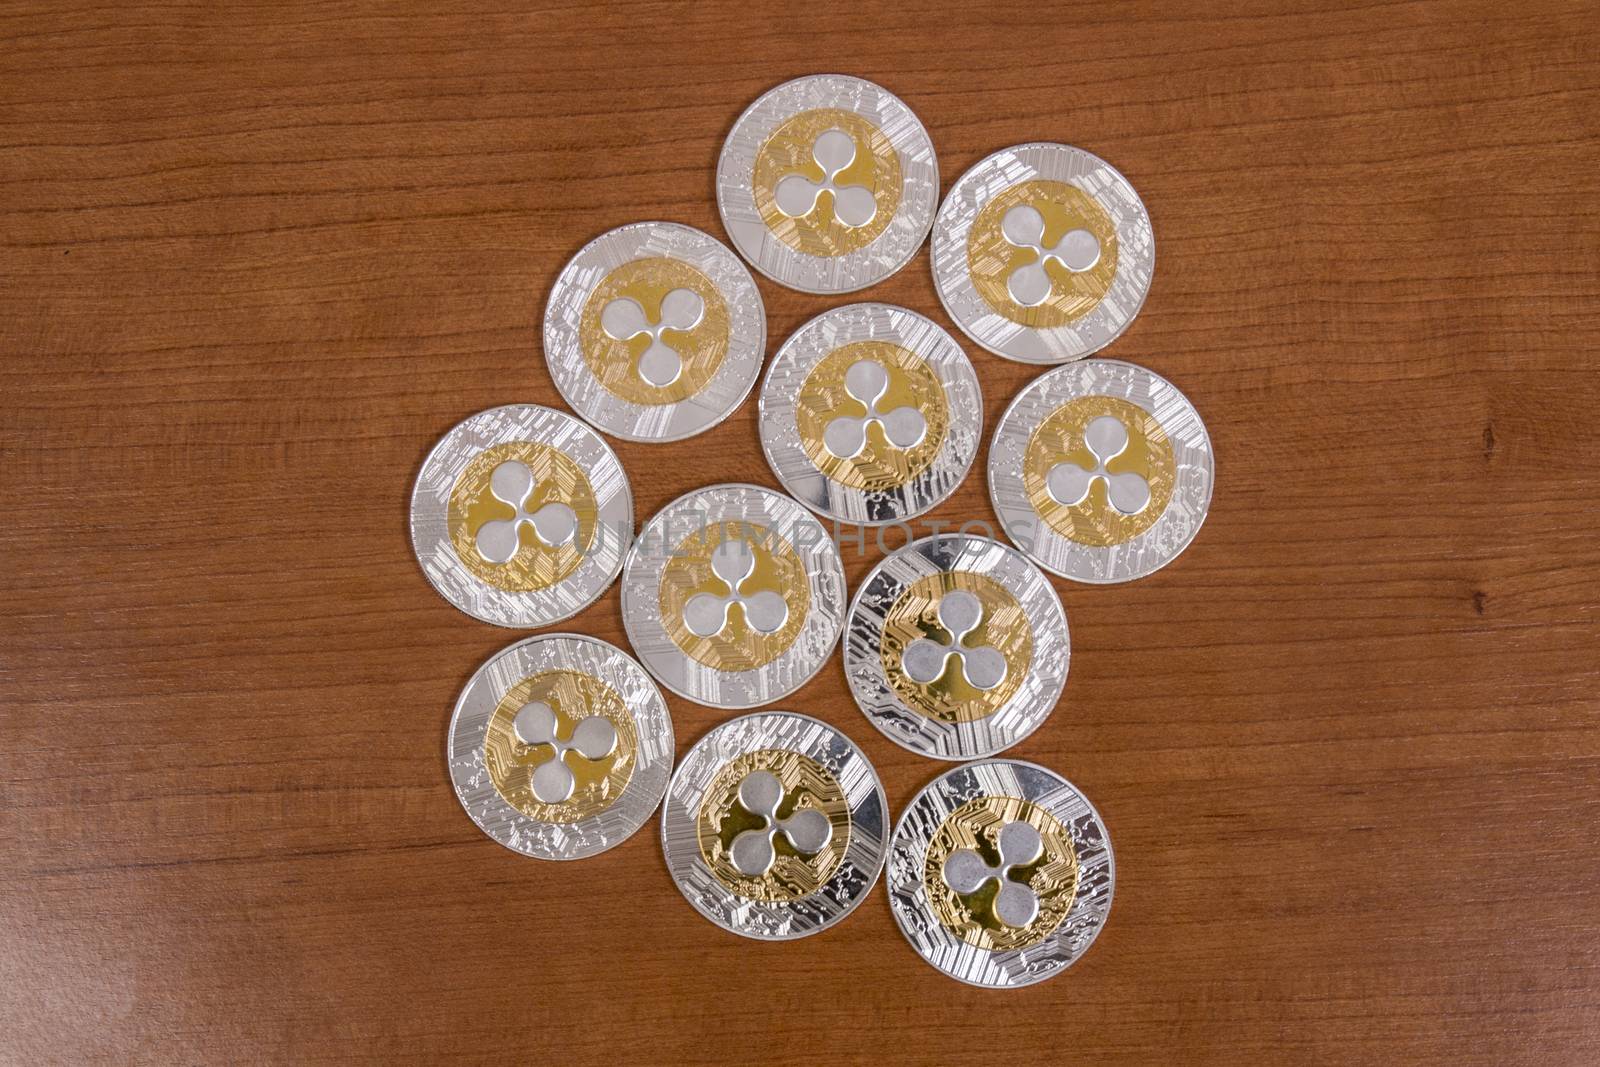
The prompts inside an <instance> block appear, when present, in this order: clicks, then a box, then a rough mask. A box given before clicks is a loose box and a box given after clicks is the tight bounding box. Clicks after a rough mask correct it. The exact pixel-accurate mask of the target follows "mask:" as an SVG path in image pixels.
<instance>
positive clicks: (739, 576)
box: [683, 540, 789, 637]
mask: <svg viewBox="0 0 1600 1067" xmlns="http://www.w3.org/2000/svg"><path fill="white" fill-rule="evenodd" d="M755 569H756V552H755V549H754V548H753V547H751V546H750V545H749V544H747V543H746V542H744V541H738V540H728V541H724V542H722V543H721V544H719V545H718V546H717V547H716V548H715V549H713V550H712V552H711V573H713V574H715V575H716V576H717V578H718V579H719V580H720V581H721V582H722V583H723V584H724V585H725V586H727V588H728V592H727V594H726V595H724V596H718V595H716V594H714V593H696V594H695V595H694V596H692V597H690V598H689V602H688V603H687V604H685V605H684V606H683V621H684V625H686V626H688V627H689V632H690V633H692V634H694V635H695V636H696V637H711V636H713V635H714V634H719V633H721V632H722V631H723V630H724V629H725V628H726V627H727V625H728V617H729V613H730V610H731V609H732V607H733V605H735V604H738V605H739V607H740V609H741V610H743V612H744V621H745V622H746V623H748V624H749V626H750V628H751V629H752V630H755V631H756V632H757V633H762V634H771V633H776V632H777V631H779V630H781V629H782V628H783V624H784V623H785V622H787V621H788V619H789V605H788V604H787V603H785V602H784V599H783V596H782V595H781V594H779V593H774V592H770V591H767V592H760V593H755V594H752V595H749V596H747V595H745V594H744V593H743V592H741V586H743V585H744V583H745V582H746V581H748V580H749V578H750V575H752V574H754V573H755Z"/></svg>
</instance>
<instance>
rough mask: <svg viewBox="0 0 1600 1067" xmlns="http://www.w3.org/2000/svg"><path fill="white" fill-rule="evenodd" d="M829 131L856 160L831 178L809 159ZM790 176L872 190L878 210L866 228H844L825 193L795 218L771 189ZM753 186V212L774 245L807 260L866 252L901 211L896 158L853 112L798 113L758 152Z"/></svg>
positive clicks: (876, 131) (879, 133)
mask: <svg viewBox="0 0 1600 1067" xmlns="http://www.w3.org/2000/svg"><path fill="white" fill-rule="evenodd" d="M829 130H839V131H840V132H842V133H844V134H845V135H847V136H848V137H849V138H850V140H851V141H852V142H853V143H854V145H855V158H854V159H852V160H851V161H850V165H849V166H847V167H845V168H844V169H843V170H841V171H839V172H838V173H837V174H833V175H831V176H830V175H828V174H825V173H824V172H823V169H822V166H821V165H820V164H818V163H817V160H816V157H815V156H814V155H813V149H814V147H815V145H816V143H817V138H818V137H820V136H822V135H823V134H824V133H827V132H828V131H829ZM791 174H798V175H800V176H801V177H803V178H806V179H807V180H809V181H810V182H811V183H812V184H813V185H815V186H820V185H822V184H823V183H824V182H825V181H827V180H829V179H830V177H831V180H832V183H833V185H835V186H837V187H840V188H843V187H847V186H862V187H865V188H867V189H870V190H871V191H872V199H873V203H874V205H875V206H876V208H877V210H876V211H875V212H874V214H873V216H872V218H871V219H869V220H868V221H867V222H866V223H865V224H863V225H861V226H848V225H846V224H845V223H843V222H841V221H840V220H839V217H838V215H837V214H836V213H835V211H834V194H833V191H832V190H831V189H823V190H822V192H821V193H820V194H819V195H818V196H817V200H816V203H815V204H814V205H813V206H812V208H811V210H810V211H809V212H807V213H806V214H804V215H801V216H799V217H798V218H796V217H793V216H790V215H786V214H784V212H783V210H782V209H781V208H779V207H778V201H777V194H776V192H775V190H776V188H777V185H778V183H779V182H780V181H782V180H783V179H784V178H787V177H788V176H789V175H791ZM751 183H752V191H753V192H754V194H755V202H756V211H757V212H758V213H759V214H760V215H761V221H762V222H765V223H766V224H767V228H768V229H769V230H771V231H772V233H773V235H774V236H776V237H777V238H778V240H780V241H782V242H783V243H784V244H786V245H788V246H789V247H790V248H793V249H795V250H796V251H799V252H804V253H805V254H806V255H809V256H828V257H831V256H842V255H844V254H845V253H847V252H854V251H855V250H856V249H858V248H865V247H866V246H867V245H869V244H871V243H872V242H873V241H876V240H877V239H878V237H879V236H880V235H881V234H882V233H883V231H884V230H886V229H888V227H889V222H890V220H892V219H893V218H894V213H895V212H896V211H897V210H899V208H900V195H901V194H900V156H899V154H898V153H896V152H895V150H894V146H893V145H891V144H890V143H889V138H887V137H885V136H884V135H883V132H882V131H881V130H879V129H878V127H877V126H875V125H873V124H872V123H871V122H869V121H868V120H867V119H865V118H863V117H861V116H860V115H857V114H856V113H855V112H853V111H844V110H842V109H839V108H819V109H817V110H815V111H802V112H800V113H799V114H798V115H795V116H793V117H792V118H790V119H787V120H786V121H784V122H783V123H781V124H780V125H779V126H778V128H777V129H775V130H773V131H772V133H771V134H769V135H768V137H767V139H766V142H765V143H763V144H762V146H761V149H760V151H758V152H757V153H756V162H755V171H754V173H753V174H752V176H751Z"/></svg>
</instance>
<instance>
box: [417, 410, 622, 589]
mask: <svg viewBox="0 0 1600 1067" xmlns="http://www.w3.org/2000/svg"><path fill="white" fill-rule="evenodd" d="M446 522H447V524H448V527H449V531H450V543H451V545H452V546H453V547H454V548H455V552H456V556H457V557H458V558H459V559H460V560H461V563H462V565H463V566H465V567H466V568H467V570H469V571H471V572H472V574H473V575H474V576H476V577H477V578H479V579H481V580H482V581H484V582H486V583H488V584H489V585H492V586H494V587H495V588H496V589H503V590H506V591H508V592H519V593H528V592H535V591H537V590H540V589H546V588H548V587H550V586H552V585H554V584H556V583H557V582H559V581H561V580H562V579H563V578H566V577H567V576H568V575H569V574H571V573H572V572H573V571H575V570H577V568H578V564H580V563H582V562H583V559H584V557H585V556H586V555H587V554H588V552H589V548H590V546H591V545H592V544H593V542H594V538H595V534H596V531H597V526H598V506H597V504H596V502H595V495H594V488H593V486H591V485H590V484H589V479H588V477H587V476H585V474H584V472H583V469H582V468H581V467H579V466H578V465H577V464H576V463H575V462H573V461H572V460H571V459H570V458H569V457H568V456H567V455H566V454H565V453H563V452H561V451H560V450H558V449H555V448H552V447H550V446H549V445H545V444H539V443H536V442H532V441H508V442H505V443H504V444H499V445H495V446H494V447H492V448H487V449H484V451H483V452H481V453H479V454H478V455H477V456H475V457H473V459H472V461H471V462H470V463H468V464H467V466H466V469H464V470H463V471H462V472H461V475H460V477H458V478H457V479H456V484H455V486H454V487H453V488H452V489H451V492H450V504H449V509H448V513H447V516H446Z"/></svg>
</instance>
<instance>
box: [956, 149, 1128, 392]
mask: <svg viewBox="0 0 1600 1067" xmlns="http://www.w3.org/2000/svg"><path fill="white" fill-rule="evenodd" d="M1018 153H1032V154H1049V155H1054V154H1057V153H1070V154H1072V155H1073V156H1076V157H1079V159H1075V160H1074V162H1079V161H1081V162H1082V164H1083V166H1084V169H1085V170H1086V171H1087V172H1088V173H1094V170H1095V168H1096V167H1102V168H1104V169H1105V172H1106V174H1105V178H1106V179H1107V184H1108V185H1109V186H1111V187H1118V186H1120V187H1121V189H1122V190H1124V191H1125V192H1126V194H1127V197H1128V198H1129V201H1130V202H1129V203H1127V204H1126V205H1124V206H1125V207H1126V208H1128V209H1131V210H1132V211H1133V217H1132V218H1131V219H1126V218H1116V219H1113V225H1115V227H1116V231H1117V243H1118V253H1117V254H1118V260H1117V272H1116V275H1115V276H1114V277H1113V278H1112V282H1111V288H1110V289H1109V290H1108V291H1107V292H1106V295H1105V296H1104V297H1103V298H1102V299H1101V300H1100V302H1099V303H1098V304H1096V305H1095V307H1094V308H1093V309H1092V310H1090V311H1089V312H1088V313H1087V314H1086V315H1085V316H1083V317H1082V318H1080V319H1078V320H1075V321H1074V322H1070V323H1067V324H1065V325H1062V326H1054V327H1049V328H1038V327H1032V326H1024V325H1022V324H1021V323H1016V322H1012V321H1011V320H1009V319H1006V318H1004V316H1001V315H1000V314H998V313H997V312H996V311H995V310H994V309H993V308H991V307H990V306H989V304H988V303H987V302H986V301H985V300H984V299H983V297H982V295H980V294H979V293H978V291H977V287H976V286H974V285H973V284H972V275H971V273H970V272H969V270H968V269H967V239H968V234H970V233H971V230H972V225H973V223H975V222H976V221H977V217H978V214H979V213H980V212H982V210H983V208H984V206H985V205H987V204H988V202H989V201H990V200H991V199H993V197H992V196H984V197H983V199H982V201H981V202H979V201H978V199H977V195H976V194H969V186H970V185H971V184H973V183H976V182H977V181H978V180H979V179H980V178H982V177H983V176H984V174H985V173H987V171H988V170H991V169H994V168H995V166H996V165H997V164H996V162H995V161H996V160H999V159H1001V158H1002V157H1005V156H1007V155H1013V156H1015V154H1018ZM1014 163H1015V165H1016V166H1017V167H1018V168H1019V169H1023V170H1026V171H1027V173H1025V174H1020V175H1019V176H1018V177H1016V178H1015V180H1013V181H1009V182H1007V183H1006V186H1005V188H1010V187H1011V186H1013V185H1016V184H1018V183H1020V182H1024V181H1031V180H1033V179H1035V178H1040V177H1046V178H1049V179H1050V180H1053V181H1066V182H1067V183H1068V184H1070V185H1073V186H1075V187H1077V188H1079V189H1081V190H1082V191H1083V192H1085V193H1087V194H1088V195H1089V196H1091V197H1093V198H1094V200H1095V202H1096V203H1100V204H1102V206H1104V198H1103V197H1102V196H1101V194H1100V192H1099V191H1098V190H1096V189H1093V188H1088V189H1085V188H1083V184H1081V183H1082V182H1083V178H1084V176H1083V175H1078V176H1076V177H1074V178H1067V179H1062V178H1057V177H1055V176H1053V175H1043V174H1041V173H1040V170H1039V164H1038V163H1037V162H1029V161H1028V160H1026V159H1023V158H1015V159H1014ZM1141 229H1142V230H1143V232H1144V233H1145V234H1148V238H1147V239H1144V240H1139V239H1138V238H1139V237H1140V236H1142V235H1141V234H1140V232H1139V231H1140V230H1141ZM1155 257H1156V239H1155V229H1154V227H1153V226H1152V224H1151V221H1150V212H1149V209H1147V208H1146V207H1145V205H1144V201H1143V200H1142V199H1140V197H1139V193H1138V190H1136V189H1135V188H1134V187H1133V183H1132V182H1130V181H1128V179H1127V177H1125V176H1124V175H1123V173H1122V172H1121V171H1119V170H1117V168H1116V167H1113V166H1112V165H1111V164H1110V163H1107V162H1106V161H1105V160H1103V159H1101V158H1100V157H1099V156H1097V155H1095V154H1094V153H1093V152H1090V151H1087V150H1086V149H1082V148H1078V147H1076V146H1074V145H1068V144H1061V143H1059V142H1056V141H1027V142H1024V143H1022V144H1017V145H1011V146H1010V147H1008V148H1002V149H999V150H998V151H995V152H991V153H989V154H988V155H987V156H984V157H983V158H982V159H980V160H978V162H976V163H974V164H973V165H972V166H971V167H969V168H967V171H966V173H964V174H962V175H961V177H959V178H957V179H956V182H955V184H954V185H952V186H951V187H950V192H949V193H947V194H946V195H945V198H944V201H943V202H942V203H941V204H940V205H939V212H938V215H937V216H936V218H935V220H934V227H933V237H932V239H931V240H930V241H929V256H928V260H929V263H930V264H931V266H932V268H933V287H934V291H935V292H936V293H937V294H938V297H939V303H940V304H941V305H943V307H944V310H945V314H947V315H949V316H950V320H951V321H952V322H954V323H955V324H956V325H957V326H958V327H960V329H961V332H962V333H964V334H966V335H967V336H968V337H970V338H971V339H972V340H973V341H974V342H975V343H976V344H978V345H979V346H981V347H982V348H984V349H985V350H987V351H989V352H991V353H993V354H994V355H997V356H999V357H1001V358H1002V359H1009V360H1013V361H1015V362H1018V363H1027V364H1033V365H1050V364H1058V363H1070V362H1072V361H1073V360H1076V359H1082V358H1084V357H1085V356H1090V355H1093V354H1094V353H1096V352H1098V351H1100V350H1101V349H1102V348H1105V347H1106V346H1107V345H1109V344H1111V343H1112V342H1113V341H1115V340H1116V339H1117V338H1118V337H1121V336H1122V334H1123V332H1124V331H1126V330H1127V328H1128V327H1129V326H1130V325H1132V323H1133V320H1134V319H1136V318H1138V316H1139V312H1140V311H1141V310H1142V309H1143V307H1144V302H1145V298H1146V297H1148V296H1149V295H1150V286H1151V284H1152V282H1153V281H1154V278H1155ZM1141 279H1142V282H1141ZM1119 300H1120V301H1123V302H1125V303H1127V304H1128V305H1129V306H1130V308H1131V310H1130V311H1129V312H1128V313H1127V314H1126V315H1125V316H1124V317H1123V319H1122V321H1121V323H1120V324H1117V325H1115V326H1112V327H1110V328H1109V329H1108V328H1107V327H1105V326H1103V325H1100V323H1102V322H1104V320H1105V319H1106V317H1107V316H1108V315H1109V314H1110V312H1109V310H1108V305H1109V303H1110V302H1113V301H1119ZM958 308H965V309H966V311H967V314H962V313H961V312H960V311H958ZM990 320H992V322H991V321H990ZM986 323H988V325H986ZM1091 325H1092V326H1093V331H1092V333H1091V335H1090V339H1089V340H1088V341H1083V340H1080V339H1079V335H1080V334H1082V333H1083V332H1084V330H1085V329H1086V328H1088V327H1089V326H1091ZM1018 348H1026V349H1028V350H1027V351H1018V350H1017V349H1018ZM1040 348H1042V351H1040ZM1063 353H1064V354H1063Z"/></svg>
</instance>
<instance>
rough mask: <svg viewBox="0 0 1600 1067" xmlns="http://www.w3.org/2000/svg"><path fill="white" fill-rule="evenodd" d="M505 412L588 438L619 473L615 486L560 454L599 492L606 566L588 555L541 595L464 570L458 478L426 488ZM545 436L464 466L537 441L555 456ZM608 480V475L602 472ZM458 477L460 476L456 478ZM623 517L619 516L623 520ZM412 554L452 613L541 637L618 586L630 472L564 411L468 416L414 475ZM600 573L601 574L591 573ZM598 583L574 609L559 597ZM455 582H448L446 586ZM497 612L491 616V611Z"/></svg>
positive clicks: (629, 526)
mask: <svg viewBox="0 0 1600 1067" xmlns="http://www.w3.org/2000/svg"><path fill="white" fill-rule="evenodd" d="M506 411H526V412H529V413H530V414H529V418H530V419H531V420H538V421H539V422H541V423H544V422H548V420H549V419H550V417H552V416H553V417H555V419H557V420H564V421H566V422H567V423H570V424H571V425H572V426H573V427H574V428H576V429H577V430H578V431H579V432H580V434H583V435H587V438H586V439H585V443H586V444H592V445H593V446H597V447H598V449H599V455H598V457H597V460H598V465H600V466H603V465H604V464H605V463H606V462H607V461H608V460H609V462H610V463H611V464H612V465H613V466H614V467H615V474H616V478H615V479H614V480H613V479H611V478H608V477H604V476H597V472H596V470H595V464H588V463H585V462H583V461H581V460H580V459H579V457H577V456H574V455H573V454H572V453H571V452H569V451H567V450H566V449H560V450H559V451H561V453H562V454H563V455H565V456H566V457H567V458H568V459H570V460H572V461H573V463H575V464H576V465H577V466H578V467H579V468H580V469H581V470H582V471H583V473H584V477H586V478H587V479H588V480H589V484H590V486H591V487H593V488H594V489H595V490H596V500H595V511H596V516H597V519H596V522H597V526H598V527H599V528H598V529H597V530H596V535H597V536H598V537H600V538H601V539H602V540H603V544H602V546H601V547H602V548H604V549H606V551H605V557H606V558H601V553H599V552H589V553H585V554H584V556H583V559H582V562H580V563H579V564H578V567H577V569H576V570H574V571H573V572H572V573H571V574H569V575H567V576H566V577H565V578H563V579H561V580H560V581H558V582H555V583H552V584H551V585H549V586H546V587H545V588H543V589H533V590H528V591H516V590H508V589H500V588H497V587H495V586H493V585H490V584H489V583H488V582H485V581H484V580H483V579H481V578H479V577H478V576H477V575H476V574H473V573H472V572H471V571H470V570H468V569H467V567H466V565H465V564H464V563H462V562H461V559H460V557H459V556H457V555H456V550H455V546H454V545H453V544H452V543H451V540H450V521H449V512H450V494H451V493H453V492H454V491H455V481H456V478H451V479H450V482H449V484H448V485H445V486H443V487H442V489H441V490H440V491H437V492H435V491H433V490H431V489H430V488H429V487H428V485H427V484H426V483H427V478H428V475H429V474H430V473H431V472H434V471H435V470H436V469H437V468H438V467H439V466H441V465H443V464H444V463H445V462H446V459H445V457H446V454H447V453H448V452H449V451H450V450H452V449H455V448H461V447H471V446H463V445H461V444H460V438H461V437H462V436H464V435H465V434H467V433H469V432H470V431H471V430H472V428H473V426H474V424H475V423H476V422H478V421H480V420H489V419H490V418H491V417H492V416H494V415H496V414H497V413H500V412H506ZM526 428H528V429H530V430H541V431H542V427H541V426H539V425H534V424H532V423H530V425H529V426H528V427H526ZM548 436H549V435H548V434H542V435H541V436H538V437H526V438H525V437H517V436H510V437H505V436H502V437H499V438H498V439H493V440H489V441H487V442H486V443H484V444H483V445H481V446H477V447H471V451H470V453H469V454H468V455H467V456H466V457H465V459H464V461H463V462H462V464H461V466H462V467H463V468H464V467H465V465H466V464H467V463H470V462H471V461H472V459H473V458H474V457H475V456H477V455H479V454H481V453H482V452H483V451H485V450H486V449H488V448H492V447H493V446H495V445H498V444H505V443H507V442H508V441H517V440H532V441H534V442H535V443H540V444H547V445H550V447H552V448H554V447H556V446H555V445H553V444H551V443H550V442H549V441H548V440H547V439H545V438H546V437H548ZM599 473H600V475H604V474H605V473H606V472H604V471H601V472H599ZM459 476H460V472H459V471H458V472H457V474H456V477H459ZM613 485H614V487H615V488H614V491H612V492H611V493H609V494H607V495H605V496H600V495H599V493H600V491H601V490H603V489H604V488H605V487H606V486H613ZM619 509H620V514H619ZM409 526H410V532H411V551H412V554H413V555H414V556H416V559H417V563H418V565H419V566H420V567H421V568H422V575H423V577H424V578H426V579H427V580H428V584H429V585H430V586H432V587H433V590H434V592H436V593H438V594H439V596H440V597H442V598H443V599H444V601H445V602H446V603H447V604H449V605H450V606H452V607H454V608H455V609H456V610H457V611H460V612H461V613H462V614H464V615H469V616H471V617H472V618H474V619H477V620H478V621H479V622H487V623H491V624H493V625H495V626H501V627H505V628H506V629H510V630H537V629H540V628H542V627H545V626H554V625H555V624H556V623H559V622H565V621H566V620H567V619H570V618H572V617H573V616H574V615H576V614H578V613H579V612H580V611H582V610H583V609H584V608H587V607H588V606H589V605H591V604H593V603H594V602H595V601H596V600H599V599H600V598H601V597H602V596H603V595H605V591H606V590H607V589H609V588H611V583H612V582H613V581H615V580H616V577H617V575H618V574H619V573H620V572H621V570H622V563H623V559H624V557H626V555H627V550H628V548H629V547H630V546H631V542H632V538H633V488H632V485H631V484H630V483H629V481H628V472H627V471H626V470H624V469H623V466H622V461H621V460H620V459H618V458H617V454H616V452H614V451H613V450H612V448H611V446H610V445H609V444H607V443H606V440H605V438H603V437H601V436H600V435H599V434H598V433H596V432H595V431H594V429H593V428H592V427H590V426H589V425H588V424H587V423H585V422H584V421H583V420H582V419H578V418H575V417H573V416H572V415H569V414H567V413H566V412H565V411H560V410H557V409H556V408H550V407H545V406H544V405H543V404H501V405H500V406H498V407H492V408H485V409H484V410H482V411H479V412H476V413H474V414H472V415H468V416H467V417H466V418H464V419H462V420H461V421H460V422H458V423H456V424H455V425H454V426H452V427H450V429H449V430H447V431H445V433H444V435H443V436H441V437H440V438H439V440H438V441H436V442H434V445H433V447H432V448H430V449H429V450H428V455H427V457H426V458H425V459H424V460H423V461H422V466H421V467H419V468H418V470H417V476H416V478H415V480H413V481H412V483H411V513H410V523H409ZM613 532H614V533H615V535H616V536H617V539H618V543H617V547H616V548H615V550H614V551H613V550H611V549H610V548H609V547H608V546H610V545H611V544H612V540H611V538H612V536H613ZM433 561H442V566H440V567H439V568H438V570H439V572H440V573H438V574H435V571H434V568H432V567H430V562H433ZM596 566H598V567H599V568H600V570H599V571H598V572H596V571H595V570H594V567H596ZM596 577H599V579H600V580H599V581H598V582H597V583H596V587H595V588H594V589H593V590H592V591H589V592H587V593H583V592H580V594H579V596H578V598H577V600H576V601H575V602H574V603H572V604H570V605H569V604H561V603H560V602H559V598H558V597H557V596H556V594H557V593H558V592H559V591H562V590H569V591H570V590H572V589H575V588H576V589H580V590H581V585H579V583H580V582H582V581H594V580H595V578H596ZM447 578H448V579H450V581H446V579H447ZM465 590H474V591H476V592H477V594H478V595H477V596H476V597H472V598H470V600H469V598H467V597H465V596H462V597H460V598H459V599H458V596H457V594H460V593H462V592H464V591H465ZM551 601H555V602H556V605H557V606H556V608H555V610H554V611H550V612H549V613H547V614H539V613H538V611H537V609H538V608H540V607H541V605H544V606H548V604H549V602H551ZM491 609H492V610H491Z"/></svg>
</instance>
